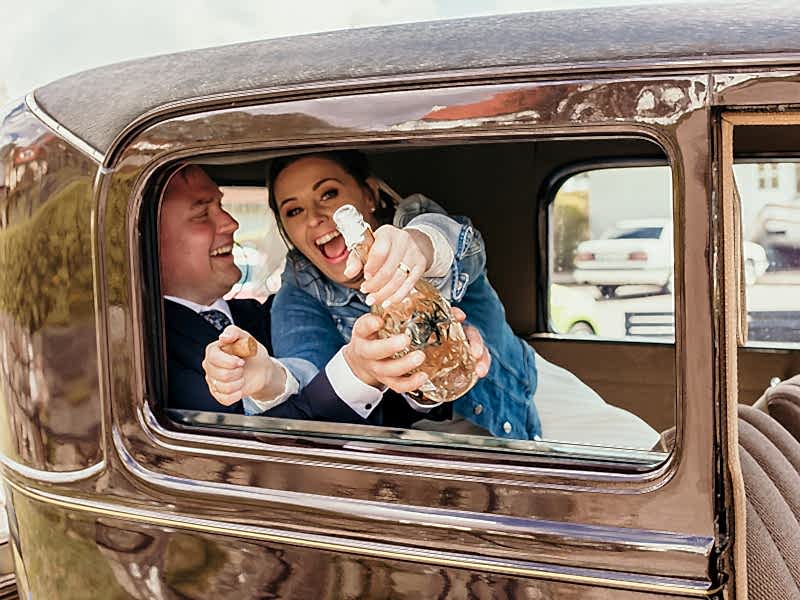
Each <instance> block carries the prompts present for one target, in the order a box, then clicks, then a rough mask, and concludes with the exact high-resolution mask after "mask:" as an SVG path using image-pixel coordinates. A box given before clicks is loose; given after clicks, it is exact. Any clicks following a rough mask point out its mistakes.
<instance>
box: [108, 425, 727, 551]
mask: <svg viewBox="0 0 800 600" xmlns="http://www.w3.org/2000/svg"><path fill="white" fill-rule="evenodd" d="M113 436H114V445H115V447H116V448H117V452H118V453H119V456H120V459H121V461H122V464H123V465H124V466H125V467H126V468H127V469H128V470H129V471H130V472H131V473H132V474H133V475H134V476H136V477H137V478H138V479H139V480H140V481H142V482H145V483H147V484H149V485H151V486H157V487H160V488H163V489H164V490H167V491H168V492H169V493H170V494H173V493H175V492H182V493H188V494H197V493H203V494H207V495H212V496H216V497H218V498H220V499H227V500H230V499H231V498H233V497H236V498H246V499H248V500H256V501H259V502H262V503H263V502H271V503H275V504H283V505H289V506H302V507H305V508H309V509H312V510H319V511H328V512H334V513H337V514H339V515H342V516H343V517H344V518H348V517H350V516H353V515H360V516H362V517H366V518H370V519H377V520H385V521H403V522H406V523H409V524H417V525H434V526H437V527H445V528H454V529H461V530H473V531H480V530H486V529H491V530H493V531H495V532H497V531H506V532H513V533H514V534H515V535H531V536H535V535H552V534H553V533H554V531H555V530H556V529H560V528H562V527H563V523H560V522H554V521H547V520H534V519H524V518H522V519H520V518H514V517H504V518H503V520H502V522H500V521H498V519H497V516H496V515H485V514H483V513H476V512H470V511H458V510H448V509H435V510H434V509H429V508H425V507H420V506H413V507H404V506H402V505H397V504H392V503H387V502H380V501H375V500H363V499H359V498H341V497H330V496H325V495H319V494H312V493H308V492H297V491H289V490H266V489H262V488H259V487H255V486H250V485H234V484H226V483H219V482H209V481H197V480H193V479H190V478H185V477H179V476H174V475H164V474H162V473H158V472H155V471H152V470H149V469H147V468H146V467H145V466H143V465H141V464H140V463H138V462H137V461H136V459H135V458H134V457H133V455H131V453H130V452H128V450H127V449H126V448H125V445H124V443H123V439H122V435H121V434H120V432H119V430H117V429H116V428H115V429H114V430H113ZM225 454H226V455H227V456H228V457H230V458H236V454H235V453H232V452H230V453H225ZM317 466H320V467H325V466H336V465H326V464H324V463H320V464H318V465H317ZM572 531H573V533H574V535H575V537H576V538H579V539H580V540H581V543H584V544H591V543H609V536H610V535H613V533H614V531H616V529H615V528H613V527H612V528H609V527H606V526H596V525H579V524H575V525H573V526H572ZM581 531H583V532H584V533H583V535H581V533H580V532H581ZM633 531H636V530H633ZM639 531H640V534H639V536H638V538H629V539H627V540H621V541H620V542H619V545H620V546H626V547H628V548H630V549H637V550H648V549H649V550H653V549H655V551H658V552H682V553H687V554H695V555H700V556H702V555H705V554H706V551H705V549H706V548H710V546H711V545H712V543H713V539H711V538H700V537H698V536H691V535H688V536H686V535H681V534H675V533H671V532H658V531H641V530H639ZM698 542H700V543H698ZM703 542H704V543H703Z"/></svg>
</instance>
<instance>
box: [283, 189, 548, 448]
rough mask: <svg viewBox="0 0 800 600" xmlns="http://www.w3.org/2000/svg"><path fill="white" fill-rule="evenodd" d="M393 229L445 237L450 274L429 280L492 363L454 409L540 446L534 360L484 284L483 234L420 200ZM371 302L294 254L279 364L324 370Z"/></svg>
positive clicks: (403, 210) (402, 208)
mask: <svg viewBox="0 0 800 600" xmlns="http://www.w3.org/2000/svg"><path fill="white" fill-rule="evenodd" d="M393 224H394V225H395V226H396V227H399V228H402V227H405V226H406V225H411V224H414V225H416V224H425V225H429V226H432V227H435V228H436V229H438V230H439V231H440V232H442V233H443V234H444V236H445V237H446V239H447V240H448V242H449V243H450V244H451V246H452V248H453V250H454V260H453V265H452V266H451V270H450V274H449V275H448V276H445V277H441V278H430V279H428V281H430V282H431V283H432V284H433V285H435V286H436V287H437V289H438V290H439V292H440V293H441V294H442V295H443V296H445V297H446V298H448V299H449V300H450V301H451V302H452V304H453V305H454V306H458V307H459V308H461V309H462V310H463V311H464V312H465V313H466V314H467V322H468V323H469V324H470V325H473V326H474V327H476V328H477V329H478V331H480V333H481V336H483V341H484V344H485V345H486V348H487V349H488V350H489V352H490V354H491V357H492V364H491V368H490V369H489V373H488V374H487V375H486V377H484V378H483V379H480V380H479V381H478V383H477V384H476V385H475V387H473V388H472V389H471V390H470V391H469V392H468V393H467V394H465V395H464V396H462V397H461V398H459V399H458V400H456V401H455V403H454V406H453V408H454V410H455V411H456V412H458V413H460V414H462V415H463V416H464V417H465V418H466V419H468V420H470V421H472V422H473V423H475V424H476V425H478V426H480V427H483V428H485V429H487V430H489V431H490V432H491V433H492V435H495V436H497V437H503V438H511V439H535V438H536V437H538V436H539V435H541V424H540V422H539V415H538V413H537V411H536V406H535V405H534V403H533V395H534V393H535V391H536V364H535V354H534V351H533V348H531V347H530V345H529V344H527V343H526V342H525V341H523V340H521V339H520V338H518V337H517V336H516V335H514V332H513V331H512V330H511V327H510V326H509V325H508V323H507V322H506V318H505V309H504V308H503V304H502V302H501V301H500V298H499V297H498V296H497V293H496V292H495V290H494V289H493V288H492V286H491V285H490V284H489V280H488V278H487V277H486V272H485V271H486V252H485V249H484V245H483V239H482V238H481V235H480V233H479V232H478V231H477V230H475V229H473V227H472V225H471V223H470V221H469V219H467V218H466V217H450V216H448V215H447V213H446V212H445V211H444V209H443V208H442V207H440V206H439V205H438V204H436V203H435V202H433V201H432V200H430V199H428V198H426V197H425V196H422V195H421V194H414V195H413V196H410V197H409V198H406V199H405V200H403V202H401V203H400V204H399V205H398V207H397V209H396V212H395V216H394V221H393ZM365 300H366V297H365V295H364V294H362V293H361V292H360V291H359V290H355V289H351V288H347V287H345V286H343V285H340V284H338V283H335V282H333V281H331V280H329V279H328V278H326V277H325V276H324V275H323V274H322V273H320V272H319V270H318V269H317V268H316V267H315V266H314V265H313V264H312V263H311V261H310V260H308V259H307V258H305V257H304V256H303V255H302V254H300V253H299V252H297V251H296V250H291V251H290V252H289V256H288V258H287V261H286V269H285V270H284V273H283V281H282V285H281V289H280V290H279V291H278V293H277V295H276V297H275V302H274V303H273V305H272V346H273V350H274V352H275V355H276V357H278V358H280V359H281V360H283V357H293V358H295V359H301V361H308V362H309V363H311V364H312V365H314V366H316V368H317V369H322V368H324V366H325V365H326V364H327V362H328V361H329V360H330V359H331V358H332V357H333V355H334V354H336V352H338V351H339V349H340V348H341V347H342V346H343V345H344V344H346V343H347V341H348V340H349V339H350V336H351V335H352V331H353V324H354V323H355V321H356V319H357V318H358V317H360V316H361V315H363V314H364V313H367V312H369V310H370V309H369V307H368V306H367V305H366V302H365ZM296 362H297V361H295V363H296ZM289 368H290V369H291V370H292V371H294V368H293V367H292V366H289ZM306 377H307V374H305V373H304V377H303V379H305V378H306ZM298 379H299V378H298Z"/></svg>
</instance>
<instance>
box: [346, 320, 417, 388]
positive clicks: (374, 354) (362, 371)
mask: <svg viewBox="0 0 800 600" xmlns="http://www.w3.org/2000/svg"><path fill="white" fill-rule="evenodd" d="M381 327H383V319H381V318H380V317H379V316H377V315H373V314H366V315H362V316H360V317H359V318H358V319H357V320H356V322H355V325H353V335H352V337H351V338H350V341H349V342H348V343H347V344H346V345H345V346H344V347H343V348H342V352H343V354H344V358H345V360H346V361H347V365H348V366H349V367H350V370H351V371H353V374H354V375H355V376H356V377H358V378H359V379H360V380H361V381H363V382H364V383H366V384H367V385H372V386H375V387H378V386H380V385H385V386H387V387H390V388H392V389H393V390H395V391H396V392H401V393H402V392H413V391H414V390H417V389H419V388H420V386H422V384H424V383H425V381H426V375H425V374H424V373H410V371H411V370H413V369H415V368H416V367H418V366H420V365H421V364H422V363H423V361H424V360H425V353H424V352H422V350H415V351H414V352H409V353H408V354H406V355H405V356H402V357H401V358H392V357H393V355H394V354H395V353H397V352H401V351H402V350H404V349H405V348H407V347H408V345H409V344H410V343H411V340H410V339H409V337H408V336H407V335H406V334H398V335H394V336H392V337H389V338H385V339H380V338H378V331H379V330H380V328H381Z"/></svg>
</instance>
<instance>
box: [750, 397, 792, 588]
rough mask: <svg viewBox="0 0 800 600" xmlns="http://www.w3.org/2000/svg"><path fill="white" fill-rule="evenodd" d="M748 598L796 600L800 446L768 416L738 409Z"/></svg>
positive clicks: (754, 411)
mask: <svg viewBox="0 0 800 600" xmlns="http://www.w3.org/2000/svg"><path fill="white" fill-rule="evenodd" d="M739 458H740V462H741V469H742V476H743V479H744V487H745V496H746V511H747V515H746V519H747V527H746V532H747V533H746V548H747V579H748V589H749V594H748V597H749V598H751V599H753V600H762V599H763V600H780V599H783V598H786V599H788V598H800V442H798V440H797V439H795V438H794V437H793V436H792V435H791V434H789V433H788V432H787V431H786V430H785V429H784V428H783V427H782V426H781V424H780V423H778V422H777V421H776V420H775V419H773V418H772V417H770V416H769V415H768V414H766V413H764V412H762V411H759V410H758V409H755V408H753V407H750V406H745V405H740V406H739Z"/></svg>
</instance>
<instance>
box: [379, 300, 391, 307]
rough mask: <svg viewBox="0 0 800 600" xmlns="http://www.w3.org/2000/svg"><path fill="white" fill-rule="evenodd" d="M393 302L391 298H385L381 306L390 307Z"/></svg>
mask: <svg viewBox="0 0 800 600" xmlns="http://www.w3.org/2000/svg"><path fill="white" fill-rule="evenodd" d="M391 303H392V302H391V301H390V300H384V301H383V302H381V308H389V305H390V304H391Z"/></svg>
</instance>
